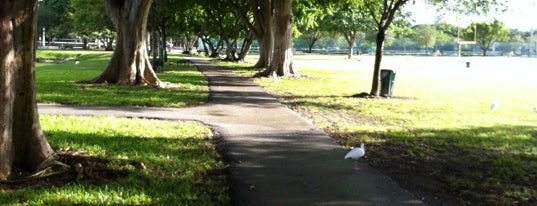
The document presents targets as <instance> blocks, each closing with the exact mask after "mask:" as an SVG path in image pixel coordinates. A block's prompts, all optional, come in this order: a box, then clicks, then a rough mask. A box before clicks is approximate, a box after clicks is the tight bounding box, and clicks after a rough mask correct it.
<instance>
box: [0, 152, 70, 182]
mask: <svg viewBox="0 0 537 206" xmlns="http://www.w3.org/2000/svg"><path fill="white" fill-rule="evenodd" d="M57 159H58V154H56V153H53V154H52V155H50V156H49V157H48V158H47V159H45V160H44V161H43V162H41V164H39V166H38V167H37V169H36V170H37V172H35V173H32V174H29V175H25V176H18V177H15V178H11V179H8V180H2V181H0V183H21V182H27V181H32V180H37V179H42V178H47V177H50V176H53V175H56V174H61V173H66V172H69V169H70V168H71V166H69V165H67V164H64V163H62V162H60V161H58V160H57ZM53 168H59V169H56V170H53Z"/></svg>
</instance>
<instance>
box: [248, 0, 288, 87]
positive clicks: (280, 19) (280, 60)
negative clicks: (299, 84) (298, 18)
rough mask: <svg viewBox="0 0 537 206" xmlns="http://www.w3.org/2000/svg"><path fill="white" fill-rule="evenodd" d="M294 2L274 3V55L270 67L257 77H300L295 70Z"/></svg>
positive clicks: (282, 0) (282, 1) (285, 0)
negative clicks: (293, 37) (293, 39)
mask: <svg viewBox="0 0 537 206" xmlns="http://www.w3.org/2000/svg"><path fill="white" fill-rule="evenodd" d="M292 4H293V0H281V1H274V31H273V36H274V53H273V56H272V62H271V63H270V67H269V68H268V69H266V70H264V71H262V72H260V73H258V74H256V75H255V76H258V77H259V76H262V77H268V76H283V77H293V76H299V73H298V72H297V71H296V70H295V69H294V68H293V41H292V36H291V35H292V32H293V31H292V27H293V11H292V10H293V9H292Z"/></svg>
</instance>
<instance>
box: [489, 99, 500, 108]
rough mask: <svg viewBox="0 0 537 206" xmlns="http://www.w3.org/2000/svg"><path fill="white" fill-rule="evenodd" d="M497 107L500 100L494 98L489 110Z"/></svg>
mask: <svg viewBox="0 0 537 206" xmlns="http://www.w3.org/2000/svg"><path fill="white" fill-rule="evenodd" d="M498 108H500V100H499V99H498V98H496V100H494V102H492V104H491V105H490V110H492V111H494V110H497V109H498Z"/></svg>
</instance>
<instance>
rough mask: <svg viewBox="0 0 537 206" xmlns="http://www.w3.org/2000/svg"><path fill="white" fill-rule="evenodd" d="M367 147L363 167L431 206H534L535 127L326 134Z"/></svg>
mask: <svg viewBox="0 0 537 206" xmlns="http://www.w3.org/2000/svg"><path fill="white" fill-rule="evenodd" d="M331 136H332V137H334V138H335V139H336V140H337V141H339V142H340V143H341V144H343V145H357V144H358V143H359V142H361V141H360V139H361V138H362V137H369V138H373V139H375V142H373V143H370V144H368V147H367V151H368V153H367V158H366V159H367V162H368V163H369V164H370V165H372V166H373V167H375V168H377V169H379V170H380V171H382V172H383V173H385V174H387V175H389V176H390V177H391V178H393V179H394V180H396V181H397V182H398V183H399V184H400V185H401V186H402V187H404V188H406V189H408V190H410V191H412V192H413V193H414V194H416V195H417V196H419V197H423V198H425V202H427V203H429V204H431V205H446V204H447V205H450V204H455V205H459V204H462V203H467V204H472V205H474V204H475V205H501V204H507V205H534V204H537V199H536V198H535V197H537V187H536V186H535V184H533V183H534V182H537V172H535V171H537V149H536V148H537V127H534V126H518V125H497V126H494V127H470V128H457V129H442V130H434V129H418V130H413V131H408V132H406V131H405V132H387V133H375V132H352V133H341V132H336V133H332V134H331Z"/></svg>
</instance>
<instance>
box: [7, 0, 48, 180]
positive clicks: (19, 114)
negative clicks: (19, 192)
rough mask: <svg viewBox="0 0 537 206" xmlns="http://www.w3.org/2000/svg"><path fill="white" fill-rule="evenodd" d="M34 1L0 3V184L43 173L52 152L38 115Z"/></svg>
mask: <svg viewBox="0 0 537 206" xmlns="http://www.w3.org/2000/svg"><path fill="white" fill-rule="evenodd" d="M36 24H37V0H2V1H0V67H1V68H0V69H1V73H0V104H1V105H2V107H1V109H2V112H1V115H0V180H6V179H8V178H10V177H12V176H15V175H19V173H20V174H28V173H32V172H35V171H39V170H41V169H44V167H46V166H47V165H46V164H45V163H46V162H47V160H48V159H49V157H51V156H52V155H53V153H54V152H53V150H52V148H51V147H50V146H49V144H48V142H47V140H46V138H45V136H44V135H43V132H42V130H41V126H40V124H39V117H38V113H37V103H36V99H35V65H34V60H35V47H36V38H35V36H36V32H37V31H36Z"/></svg>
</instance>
